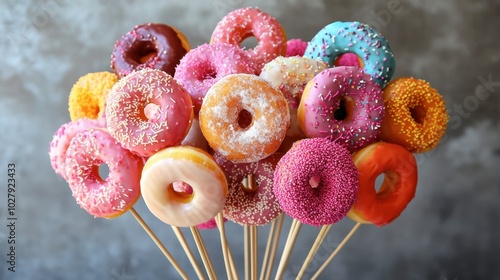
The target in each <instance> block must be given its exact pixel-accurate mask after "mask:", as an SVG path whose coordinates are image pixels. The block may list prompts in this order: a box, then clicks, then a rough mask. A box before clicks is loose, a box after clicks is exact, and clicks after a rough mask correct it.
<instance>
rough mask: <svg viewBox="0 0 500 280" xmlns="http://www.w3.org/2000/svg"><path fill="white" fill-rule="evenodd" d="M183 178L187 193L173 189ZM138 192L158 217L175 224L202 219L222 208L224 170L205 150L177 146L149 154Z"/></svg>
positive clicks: (179, 225) (224, 190) (183, 225)
mask: <svg viewBox="0 0 500 280" xmlns="http://www.w3.org/2000/svg"><path fill="white" fill-rule="evenodd" d="M174 182H185V183H187V184H189V185H190V186H191V188H192V190H193V192H192V193H191V194H187V193H180V192H176V191H175V190H174V188H173V186H172V184H173V183H174ZM141 192H142V197H143V198H144V201H145V202H146V205H147V207H148V208H149V210H150V211H151V212H152V213H153V214H154V215H155V216H156V217H157V218H158V219H160V220H161V221H163V222H164V223H167V224H169V225H173V226H178V227H190V226H196V225H198V224H201V223H204V222H206V221H208V220H210V219H211V218H213V217H214V216H215V215H216V214H217V213H219V212H220V211H222V209H223V208H224V204H225V202H226V196H227V181H226V177H225V175H224V171H222V169H221V168H220V167H219V165H218V164H217V163H216V162H215V160H214V159H213V157H212V156H211V155H209V154H208V153H207V152H205V151H203V150H201V149H198V148H195V147H190V146H177V147H170V148H166V149H164V150H161V151H159V152H157V153H155V154H153V155H152V156H151V157H149V159H148V160H147V162H146V165H145V166H144V169H143V171H142V176H141Z"/></svg>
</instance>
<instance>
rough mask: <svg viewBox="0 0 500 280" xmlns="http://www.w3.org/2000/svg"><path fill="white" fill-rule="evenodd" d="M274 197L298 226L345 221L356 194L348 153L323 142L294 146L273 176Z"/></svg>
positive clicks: (306, 141)
mask: <svg viewBox="0 0 500 280" xmlns="http://www.w3.org/2000/svg"><path fill="white" fill-rule="evenodd" d="M273 190H274V194H275V195H276V198H277V199H278V201H279V203H280V205H281V208H282V209H283V211H284V212H285V213H287V214H288V215H289V216H291V217H292V218H294V219H297V220H299V221H300V222H301V223H304V224H310V225H313V226H321V225H329V224H333V223H335V222H338V221H340V220H341V219H342V218H344V217H345V216H346V215H347V213H348V212H349V210H350V209H351V206H352V205H353V204H354V202H355V200H356V196H357V194H358V171H357V169H356V166H355V165H354V162H353V160H352V158H351V155H350V153H349V151H347V150H346V149H345V148H343V147H342V146H339V145H337V144H335V143H333V142H332V141H330V140H328V139H325V138H309V139H304V140H300V141H297V142H295V144H294V145H293V146H292V148H291V149H290V150H289V151H288V152H287V153H286V154H285V155H284V156H283V157H282V158H281V160H280V161H279V162H278V165H277V166H276V170H275V172H274V187H273Z"/></svg>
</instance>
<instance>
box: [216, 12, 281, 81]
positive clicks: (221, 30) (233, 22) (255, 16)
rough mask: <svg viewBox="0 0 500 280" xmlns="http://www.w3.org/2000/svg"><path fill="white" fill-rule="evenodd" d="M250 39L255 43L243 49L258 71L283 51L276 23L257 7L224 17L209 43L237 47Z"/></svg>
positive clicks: (279, 31)
mask: <svg viewBox="0 0 500 280" xmlns="http://www.w3.org/2000/svg"><path fill="white" fill-rule="evenodd" d="M250 36H254V37H255V38H256V39H257V41H258V44H257V46H256V47H255V48H253V49H249V50H246V52H247V54H248V56H249V57H250V58H251V59H252V60H253V61H254V62H255V64H256V69H258V71H257V72H256V73H255V74H259V73H260V69H261V68H262V67H263V66H264V64H266V63H267V62H269V61H271V60H273V59H274V58H275V57H277V56H279V55H285V52H286V34H285V31H284V29H283V27H282V26H281V24H280V23H279V21H278V20H277V19H276V18H274V17H272V16H271V15H269V14H267V13H265V12H262V11H261V10H259V9H258V8H241V9H237V10H234V11H232V12H230V13H228V14H227V15H226V16H224V17H223V18H222V19H221V21H220V22H219V23H218V24H217V26H216V27H215V29H214V31H213V33H212V38H211V40H210V42H211V43H229V44H232V45H235V46H239V45H240V44H241V43H242V42H243V41H244V40H245V39H246V38H248V37H250Z"/></svg>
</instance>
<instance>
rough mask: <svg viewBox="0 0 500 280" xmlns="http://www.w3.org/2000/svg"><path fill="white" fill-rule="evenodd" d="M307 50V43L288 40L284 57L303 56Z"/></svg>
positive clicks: (300, 40) (299, 40)
mask: <svg viewBox="0 0 500 280" xmlns="http://www.w3.org/2000/svg"><path fill="white" fill-rule="evenodd" d="M306 49H307V42H305V41H302V39H290V40H288V41H287V42H286V52H285V57H291V56H303V55H304V53H305V52H306Z"/></svg>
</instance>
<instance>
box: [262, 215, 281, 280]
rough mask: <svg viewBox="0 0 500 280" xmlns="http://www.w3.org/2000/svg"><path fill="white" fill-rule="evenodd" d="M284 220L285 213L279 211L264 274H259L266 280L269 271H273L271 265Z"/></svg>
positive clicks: (269, 276) (269, 277) (269, 274)
mask: <svg viewBox="0 0 500 280" xmlns="http://www.w3.org/2000/svg"><path fill="white" fill-rule="evenodd" d="M284 220H285V214H284V213H281V215H280V216H279V218H278V228H277V230H276V232H275V233H274V236H273V241H272V242H273V243H272V245H271V253H270V256H269V259H268V261H267V265H266V267H267V268H266V273H265V274H264V277H262V275H261V280H266V279H271V272H272V271H273V266H274V260H275V257H276V250H277V249H278V244H279V240H280V237H281V229H282V228H283V221H284Z"/></svg>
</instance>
